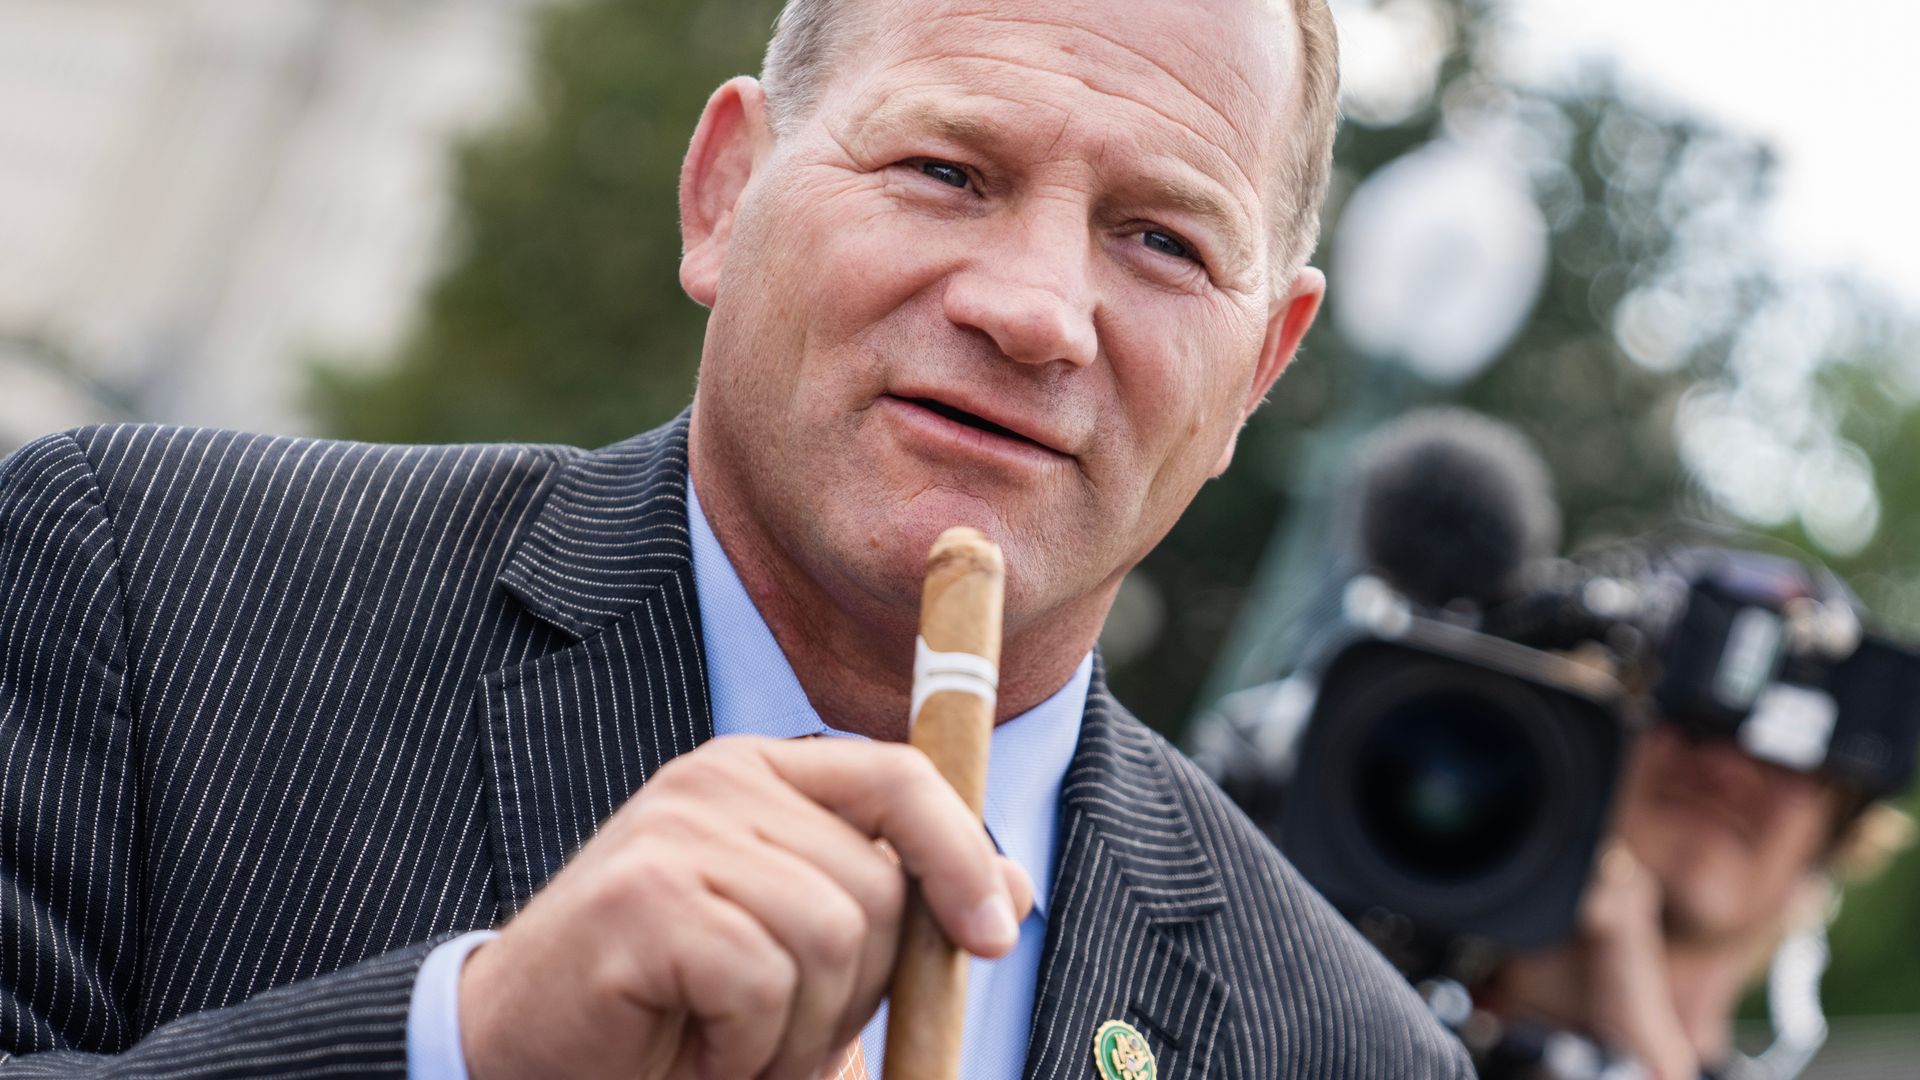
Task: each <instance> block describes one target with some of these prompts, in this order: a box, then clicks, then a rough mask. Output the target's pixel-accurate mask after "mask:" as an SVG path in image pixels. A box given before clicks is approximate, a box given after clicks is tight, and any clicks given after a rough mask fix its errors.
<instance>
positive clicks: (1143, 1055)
mask: <svg viewBox="0 0 1920 1080" xmlns="http://www.w3.org/2000/svg"><path fill="white" fill-rule="evenodd" d="M1093 1064H1094V1067H1095V1068H1097V1069H1099V1070H1100V1080H1158V1078H1159V1075H1160V1073H1159V1070H1158V1068H1157V1067H1156V1066H1155V1065H1154V1062H1153V1049H1152V1047H1149V1046H1148V1045H1147V1040H1146V1038H1145V1037H1143V1036H1142V1035H1141V1034H1140V1033H1139V1032H1138V1031H1136V1030H1134V1028H1133V1025H1131V1024H1128V1023H1126V1022H1125V1021H1122V1020H1109V1021H1107V1022H1106V1023H1104V1024H1101V1025H1100V1029H1099V1030H1098V1031H1095V1032H1094V1033H1093Z"/></svg>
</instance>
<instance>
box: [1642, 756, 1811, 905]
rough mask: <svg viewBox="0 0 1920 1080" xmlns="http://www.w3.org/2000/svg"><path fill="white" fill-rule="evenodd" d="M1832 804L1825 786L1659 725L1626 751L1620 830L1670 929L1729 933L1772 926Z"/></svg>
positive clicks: (1801, 874)
mask: <svg viewBox="0 0 1920 1080" xmlns="http://www.w3.org/2000/svg"><path fill="white" fill-rule="evenodd" d="M1837 807H1838V796H1837V793H1836V790H1835V789H1834V787H1833V786H1832V785H1831V784H1828V783H1826V782H1824V781H1822V780H1820V779H1817V778H1815V777H1812V776H1809V775H1807V774H1804V773H1797V772H1793V771H1791V770H1788V769H1783V768H1781V767H1779V766H1777V765H1769V764H1766V763H1764V762H1761V761H1758V760H1756V759H1754V758H1752V757H1749V756H1747V755H1746V754H1745V753H1743V752H1741V751H1740V749H1739V748H1738V747H1737V746H1735V745H1734V744H1733V743H1732V742H1730V741H1727V740H1724V739H1712V740H1706V741H1701V742H1693V741H1690V740H1689V739H1688V738H1687V737H1686V736H1685V735H1683V734H1681V733H1679V732H1678V731H1677V730H1675V729H1674V728H1672V727H1670V726H1667V725H1664V724H1659V725H1655V726H1654V727H1653V728H1651V729H1650V730H1648V731H1647V732H1646V733H1645V734H1644V735H1642V736H1641V737H1640V739H1639V740H1638V741H1637V744H1636V746H1635V748H1634V752H1633V757H1632V760H1631V761H1630V763H1629V766H1628V769H1627V773H1626V778H1625V783H1624V785H1623V787H1622V790H1621V807H1620V822H1619V830H1620V833H1621V836H1622V838H1623V839H1624V840H1625V841H1626V843H1627V846H1628V848H1629V850H1631V851H1632V852H1633V854H1634V855H1635V857H1637V858H1638V859H1639V860H1640V861H1641V862H1642V863H1643V864H1644V865H1645V866H1646V867H1647V868H1648V869H1649V870H1650V871H1651V872H1652V873H1653V875H1654V877H1655V878H1656V879H1657V880H1658V881H1659V883H1660V886H1661V890H1662V893H1663V895H1664V898H1665V918H1666V921H1667V925H1668V930H1669V932H1670V933H1672V934H1674V935H1676V936H1679V937H1683V938H1693V939H1706V940H1716V939H1726V938H1737V937H1743V936H1747V935H1750V934H1753V933H1756V932H1763V931H1766V930H1768V929H1770V928H1771V927H1773V926H1774V925H1776V924H1777V922H1778V920H1779V918H1780V917H1781V916H1782V915H1783V914H1784V913H1785V912H1786V910H1787V908H1788V906H1789V905H1790V904H1791V902H1792V900H1793V894H1794V890H1795V889H1796V888H1797V887H1798V886H1799V884H1800V883H1801V881H1802V880H1803V879H1804V878H1805V876H1806V874H1807V872H1808V870H1809V868H1810V867H1812V866H1813V865H1814V862H1815V860H1816V859H1817V858H1818V857H1819V855H1820V853H1821V851H1822V849H1823V847H1824V846H1825V843H1826V840H1827V837H1828V835H1829V832H1830V830H1831V828H1832V825H1833V820H1834V814H1835V813H1836V812H1837Z"/></svg>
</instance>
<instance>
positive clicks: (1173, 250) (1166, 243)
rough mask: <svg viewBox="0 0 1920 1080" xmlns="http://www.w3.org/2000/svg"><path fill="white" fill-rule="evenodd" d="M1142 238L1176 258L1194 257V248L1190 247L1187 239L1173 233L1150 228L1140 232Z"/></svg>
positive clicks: (1143, 241)
mask: <svg viewBox="0 0 1920 1080" xmlns="http://www.w3.org/2000/svg"><path fill="white" fill-rule="evenodd" d="M1140 240H1141V242H1142V243H1144V244H1146V245H1147V246H1148V247H1150V248H1152V249H1153V250H1155V251H1157V252H1159V253H1161V254H1162V255H1171V256H1173V257H1174V258H1176V259H1192V258H1193V257H1194V255H1193V249H1192V248H1190V247H1188V246H1187V245H1186V242H1185V241H1183V240H1181V239H1180V238H1179V237H1176V236H1174V235H1173V234H1172V233H1165V232H1161V231H1160V230H1159V229H1148V230H1147V231H1145V232H1143V233H1141V234H1140Z"/></svg>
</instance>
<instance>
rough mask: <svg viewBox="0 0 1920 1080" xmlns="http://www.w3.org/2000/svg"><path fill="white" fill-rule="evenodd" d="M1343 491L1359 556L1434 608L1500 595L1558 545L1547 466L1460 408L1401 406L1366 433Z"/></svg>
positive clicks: (1511, 435)
mask: <svg viewBox="0 0 1920 1080" xmlns="http://www.w3.org/2000/svg"><path fill="white" fill-rule="evenodd" d="M1350 498H1351V508H1350V510H1349V513H1348V517H1349V521H1350V522H1351V527H1352V528H1353V530H1354V533H1355V536H1354V539H1355V540H1356V541H1357V545H1358V547H1359V554H1360V556H1361V558H1363V559H1364V560H1365V561H1366V563H1367V564H1368V567H1369V568H1370V569H1371V570H1372V571H1373V572H1374V573H1376V574H1378V575H1379V576H1381V577H1383V578H1385V579H1386V580H1387V581H1388V582H1389V583H1391V584H1392V585H1393V586H1394V587H1395V588H1397V589H1399V590H1400V591H1401V592H1403V593H1405V594H1406V595H1407V596H1408V597H1410V598H1411V599H1413V600H1415V601H1417V602H1419V603H1422V604H1427V605H1430V606H1434V607H1440V606H1444V605H1445V604H1447V603H1449V602H1451V601H1454V600H1473V601H1477V602H1480V603H1487V602H1491V601H1495V600H1498V599H1500V598H1502V597H1503V596H1505V595H1506V594H1507V593H1508V592H1510V590H1511V589H1512V587H1513V586H1514V584H1515V581H1516V578H1517V577H1518V575H1519V572H1520V570H1521V568H1522V567H1523V566H1525V565H1526V563H1528V562H1529V561H1531V560H1533V559H1535V558H1540V557H1544V556H1547V555H1550V554H1552V552H1553V550H1554V548H1555V547H1556V546H1557V545H1558V543H1559V533H1560V509H1559V507H1558V505H1557V504H1556V503H1555V502H1554V499H1553V483H1552V480H1551V478H1550V476H1549V475H1548V472H1547V467H1546V464H1545V463H1544V462H1543V461H1541V459H1540V456H1539V455H1538V454H1537V453H1535V451H1534V449H1533V447H1532V445H1531V444H1530V443H1528V442H1527V439H1526V437H1525V436H1523V435H1521V434H1520V433H1519V432H1518V431H1516V430H1514V429H1513V428H1511V427H1509V426H1507V425H1506V424H1503V423H1500V422H1499V421H1497V420H1494V419H1492V418H1490V417H1487V416H1483V415H1481V414H1479V413H1474V412H1469V411H1466V410H1464V409H1446V408H1441V409H1426V410H1422V411H1419V412H1414V413H1410V414H1408V415H1407V416H1406V417H1405V418H1403V419H1401V420H1400V421H1398V422H1396V423H1394V424H1392V425H1390V426H1388V427H1386V428H1384V429H1382V430H1381V431H1379V432H1378V433H1377V434H1375V435H1373V436H1372V437H1371V438H1369V439H1368V441H1367V443H1366V444H1365V446H1364V448H1363V449H1362V450H1361V451H1360V454H1359V462H1358V468H1357V470H1356V476H1355V482H1354V485H1353V489H1352V492H1351V496H1350Z"/></svg>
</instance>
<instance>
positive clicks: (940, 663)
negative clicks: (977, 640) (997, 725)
mask: <svg viewBox="0 0 1920 1080" xmlns="http://www.w3.org/2000/svg"><path fill="white" fill-rule="evenodd" d="M999 686H1000V671H999V669H997V668H995V667H994V666H993V663H992V662H991V661H989V660H988V659H987V658H986V657H984V656H975V655H974V654H972V653H966V652H935V651H934V650H933V649H932V648H931V647H929V646H928V645H927V639H926V638H924V637H917V636H916V637H915V638H914V639H913V708H912V710H911V711H909V712H908V713H907V723H908V724H912V723H913V722H914V721H915V720H918V719H920V706H922V705H925V704H926V703H927V699H928V698H930V697H932V696H933V695H935V694H938V693H941V692H942V691H947V690H951V691H953V692H955V693H960V694H972V695H973V696H974V697H977V698H979V699H980V700H982V701H984V702H986V703H987V711H988V712H989V713H991V712H992V711H993V704H994V699H995V695H996V692H997V691H998V689H999Z"/></svg>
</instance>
